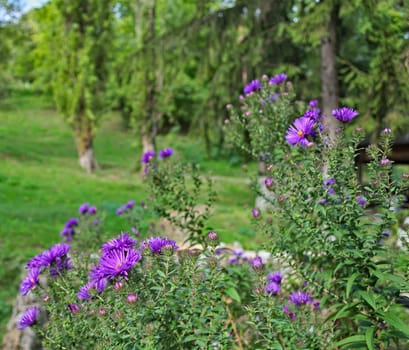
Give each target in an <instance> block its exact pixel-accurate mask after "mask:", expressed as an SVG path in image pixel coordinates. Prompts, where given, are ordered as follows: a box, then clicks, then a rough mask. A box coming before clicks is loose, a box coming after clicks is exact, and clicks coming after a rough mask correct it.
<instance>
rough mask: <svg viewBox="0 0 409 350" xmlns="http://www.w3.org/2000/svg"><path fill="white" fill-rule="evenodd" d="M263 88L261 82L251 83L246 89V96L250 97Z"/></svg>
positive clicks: (253, 81)
mask: <svg viewBox="0 0 409 350" xmlns="http://www.w3.org/2000/svg"><path fill="white" fill-rule="evenodd" d="M261 88H262V85H261V82H260V80H257V79H256V80H252V81H251V82H250V83H248V84H247V85H246V86H245V87H244V89H243V92H244V94H245V95H250V94H251V93H253V92H255V91H260V90H261Z"/></svg>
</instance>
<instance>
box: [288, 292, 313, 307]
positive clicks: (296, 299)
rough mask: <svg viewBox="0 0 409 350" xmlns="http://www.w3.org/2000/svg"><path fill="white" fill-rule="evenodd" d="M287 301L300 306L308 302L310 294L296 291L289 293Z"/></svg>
mask: <svg viewBox="0 0 409 350" xmlns="http://www.w3.org/2000/svg"><path fill="white" fill-rule="evenodd" d="M288 301H289V302H290V303H293V304H294V305H296V306H300V305H303V304H307V303H310V302H311V295H310V294H309V293H305V292H301V291H297V292H294V293H291V294H290V297H289V299H288Z"/></svg>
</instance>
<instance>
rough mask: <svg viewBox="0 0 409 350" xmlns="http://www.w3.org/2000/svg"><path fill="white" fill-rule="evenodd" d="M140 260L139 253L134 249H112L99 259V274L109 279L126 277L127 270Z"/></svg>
mask: <svg viewBox="0 0 409 350" xmlns="http://www.w3.org/2000/svg"><path fill="white" fill-rule="evenodd" d="M139 260H141V254H139V253H138V252H137V251H136V250H135V249H126V250H119V249H113V250H111V251H110V252H109V254H105V255H103V256H102V257H101V260H100V261H99V265H100V273H101V275H102V276H103V277H104V278H106V279H108V280H111V279H113V278H115V277H123V278H124V279H128V271H129V270H131V269H132V268H133V267H134V266H135V265H136V263H137V262H138V261H139Z"/></svg>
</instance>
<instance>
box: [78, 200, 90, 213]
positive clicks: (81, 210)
mask: <svg viewBox="0 0 409 350" xmlns="http://www.w3.org/2000/svg"><path fill="white" fill-rule="evenodd" d="M88 208H89V204H88V203H84V204H81V206H80V207H79V209H78V212H79V213H80V214H81V215H84V214H86V213H87V212H88Z"/></svg>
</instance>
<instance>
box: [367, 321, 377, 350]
mask: <svg viewBox="0 0 409 350" xmlns="http://www.w3.org/2000/svg"><path fill="white" fill-rule="evenodd" d="M374 332H375V327H373V326H372V327H369V328H368V329H367V330H366V332H365V340H366V346H367V347H368V349H369V350H374V349H375V348H374V342H373V335H374Z"/></svg>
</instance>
